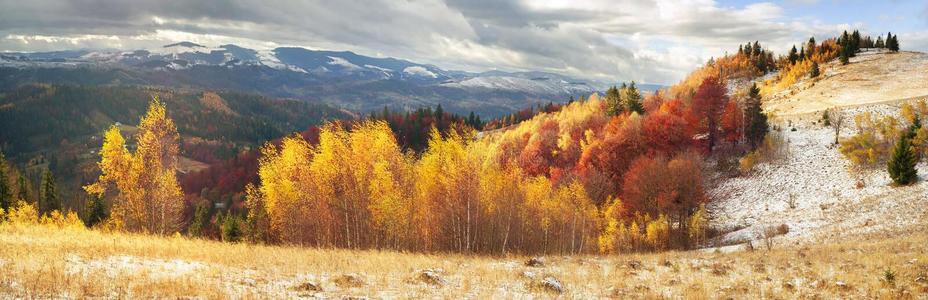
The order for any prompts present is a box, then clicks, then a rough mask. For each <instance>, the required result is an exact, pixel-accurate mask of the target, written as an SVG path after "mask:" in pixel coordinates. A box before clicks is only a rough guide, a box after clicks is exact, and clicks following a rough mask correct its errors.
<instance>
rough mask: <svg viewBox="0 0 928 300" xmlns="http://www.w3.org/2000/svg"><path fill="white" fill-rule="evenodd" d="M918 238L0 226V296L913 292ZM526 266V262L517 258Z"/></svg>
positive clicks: (926, 273)
mask: <svg viewBox="0 0 928 300" xmlns="http://www.w3.org/2000/svg"><path fill="white" fill-rule="evenodd" d="M926 242H928V238H926V236H925V235H924V234H922V233H913V234H912V235H911V236H908V237H905V238H894V237H885V238H876V239H871V238H861V239H860V240H853V241H851V240H849V241H843V242H837V243H835V244H828V245H821V246H814V245H810V246H795V247H785V246H784V247H782V248H781V247H780V246H774V247H773V248H772V249H771V250H767V249H766V246H763V245H756V246H755V249H754V250H753V251H750V250H748V251H741V252H735V253H719V252H705V251H689V252H666V253H660V254H640V255H636V254H627V255H614V256H582V255H581V256H540V257H539V258H540V263H538V264H529V263H528V262H529V260H530V258H529V257H521V256H507V257H488V256H462V255H455V254H434V255H429V254H417V253H401V252H389V251H370V250H365V251H353V250H337V249H311V248H304V247H290V246H260V245H248V244H227V243H220V242H214V241H206V240H196V239H188V238H183V237H155V236H147V235H136V234H126V233H104V232H100V231H96V230H86V229H79V228H78V229H74V228H70V229H69V228H59V227H56V226H52V225H11V224H5V225H2V226H0V295H3V297H4V298H7V297H10V298H93V297H103V298H152V297H154V298H187V297H196V298H206V299H228V298H292V297H309V296H312V297H326V298H338V297H343V296H349V297H371V298H422V297H426V298H462V297H470V298H478V299H479V298H483V299H485V298H488V297H496V298H511V297H524V296H533V297H541V298H549V297H551V298H554V297H567V298H586V299H589V298H685V299H711V298H736V299H757V298H832V299H833V298H870V299H872V298H880V299H907V298H913V299H914V298H922V297H924V295H925V293H928V281H926V278H928V253H926V250H928V243H926ZM530 265H532V266H530Z"/></svg>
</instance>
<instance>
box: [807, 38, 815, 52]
mask: <svg viewBox="0 0 928 300" xmlns="http://www.w3.org/2000/svg"><path fill="white" fill-rule="evenodd" d="M806 48H808V49H809V51H808V52H809V54H808V55H809V57H812V56H813V55H815V37H814V36H813V37H810V38H809V44H808V46H806Z"/></svg>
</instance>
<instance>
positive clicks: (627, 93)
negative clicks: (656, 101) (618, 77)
mask: <svg viewBox="0 0 928 300" xmlns="http://www.w3.org/2000/svg"><path fill="white" fill-rule="evenodd" d="M622 95H623V98H624V100H625V110H626V111H629V112H637V113H638V114H643V113H644V105H642V103H641V92H639V91H638V87H636V86H635V82H634V81H632V83H631V84H629V85H628V86H627V87H625V89H624V90H623V93H622Z"/></svg>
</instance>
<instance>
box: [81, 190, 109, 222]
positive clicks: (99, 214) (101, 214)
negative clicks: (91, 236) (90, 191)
mask: <svg viewBox="0 0 928 300" xmlns="http://www.w3.org/2000/svg"><path fill="white" fill-rule="evenodd" d="M107 215H108V213H107V211H106V202H105V201H104V200H103V199H102V198H100V197H97V196H94V195H90V196H88V198H87V203H85V205H84V219H83V221H84V224H87V227H93V226H94V225H96V224H100V222H103V221H104V220H106V218H107Z"/></svg>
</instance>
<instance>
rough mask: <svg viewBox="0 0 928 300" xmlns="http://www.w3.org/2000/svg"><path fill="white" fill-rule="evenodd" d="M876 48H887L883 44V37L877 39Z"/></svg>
mask: <svg viewBox="0 0 928 300" xmlns="http://www.w3.org/2000/svg"><path fill="white" fill-rule="evenodd" d="M874 47H876V48H878V49H882V48H886V44H884V43H883V36H877V37H876V45H874Z"/></svg>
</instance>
